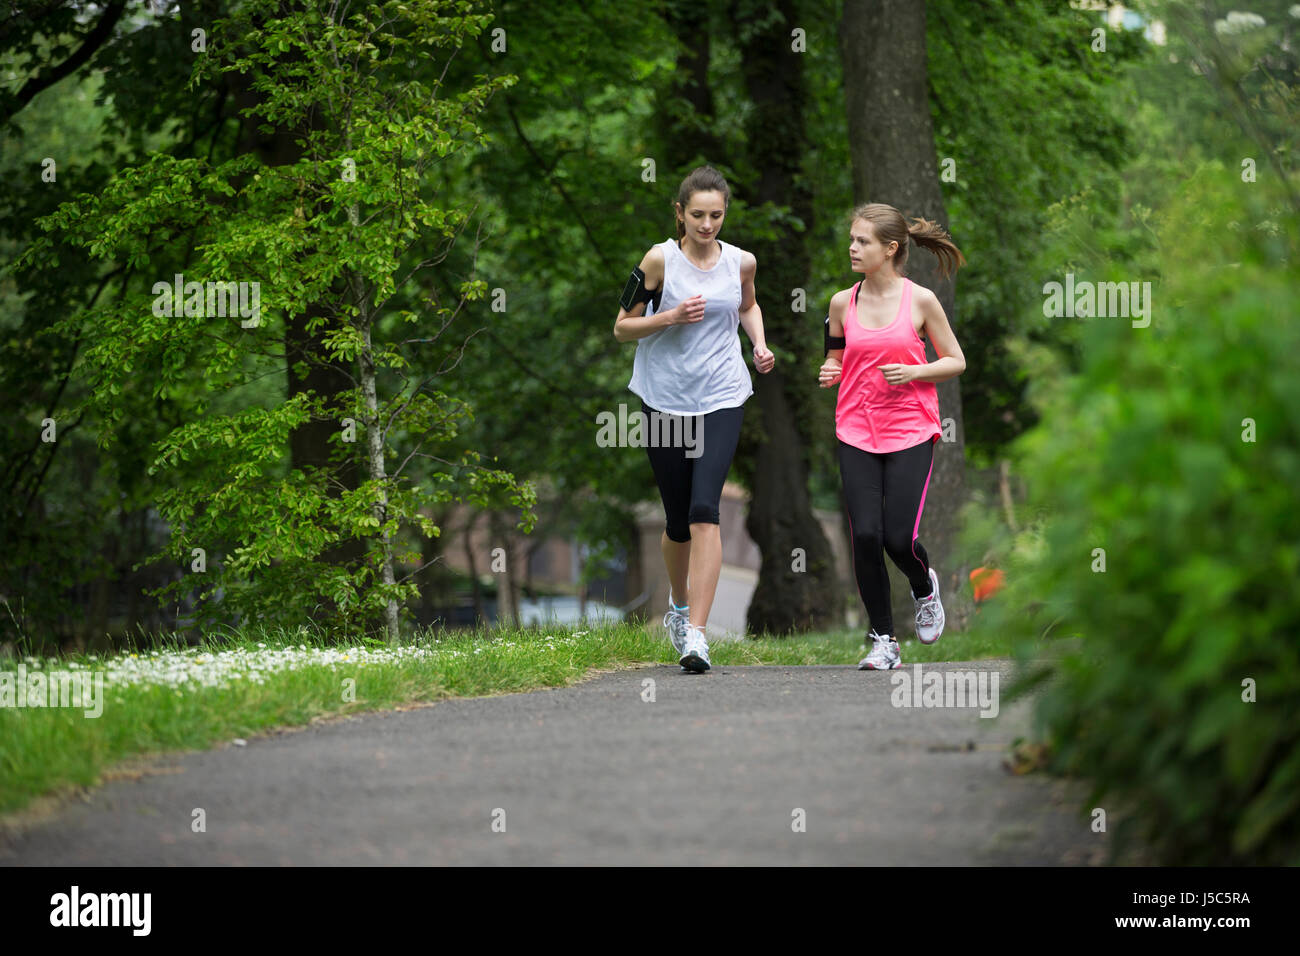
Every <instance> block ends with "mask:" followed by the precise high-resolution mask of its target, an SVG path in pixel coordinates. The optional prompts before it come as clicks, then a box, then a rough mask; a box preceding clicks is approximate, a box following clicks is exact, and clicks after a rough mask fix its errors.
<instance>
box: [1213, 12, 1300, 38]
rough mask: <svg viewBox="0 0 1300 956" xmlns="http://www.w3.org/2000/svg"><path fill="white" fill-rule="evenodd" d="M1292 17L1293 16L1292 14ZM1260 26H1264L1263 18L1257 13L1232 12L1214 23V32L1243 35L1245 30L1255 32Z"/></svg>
mask: <svg viewBox="0 0 1300 956" xmlns="http://www.w3.org/2000/svg"><path fill="white" fill-rule="evenodd" d="M1292 9H1295V8H1294V7H1293V8H1292ZM1292 16H1295V14H1294V13H1293V14H1292ZM1262 26H1264V18H1263V17H1261V16H1260V15H1259V14H1258V13H1242V12H1241V11H1240V10H1233V11H1232V12H1231V13H1229V14H1228V16H1227V18H1226V19H1223V20H1215V21H1214V32H1215V33H1217V34H1219V35H1220V36H1222V35H1224V34H1232V33H1245V32H1246V31H1247V30H1255V29H1258V28H1259V27H1262Z"/></svg>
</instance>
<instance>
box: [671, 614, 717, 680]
mask: <svg viewBox="0 0 1300 956" xmlns="http://www.w3.org/2000/svg"><path fill="white" fill-rule="evenodd" d="M677 663H679V664H681V665H682V668H683V669H684V670H687V671H690V672H692V673H695V674H703V673H704V672H705V671H706V670H708V669H709V666H710V665H709V642H708V641H706V640H705V639H704V632H703V631H702V630H700V629H699V628H698V627H697V626H696V625H694V624H687V625H686V649H685V651H683V652H682V658H681V660H679V661H678V662H677Z"/></svg>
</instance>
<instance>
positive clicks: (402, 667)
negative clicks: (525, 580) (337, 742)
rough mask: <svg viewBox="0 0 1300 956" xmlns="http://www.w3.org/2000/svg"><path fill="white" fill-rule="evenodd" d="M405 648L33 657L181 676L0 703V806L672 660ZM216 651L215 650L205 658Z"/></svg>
mask: <svg viewBox="0 0 1300 956" xmlns="http://www.w3.org/2000/svg"><path fill="white" fill-rule="evenodd" d="M304 645H305V646H306V647H307V649H308V650H307V651H306V652H303V653H304V654H306V653H312V652H315V654H324V655H326V656H328V657H332V658H334V659H333V660H332V662H330V663H320V664H312V665H310V666H306V667H303V668H302V669H299V670H291V671H280V672H277V673H270V674H266V675H265V676H264V677H262V678H261V679H260V682H258V678H257V677H256V676H255V675H257V674H259V673H261V672H260V671H259V670H258V669H257V665H255V664H249V662H252V661H260V660H263V659H264V658H266V657H267V656H270V655H274V654H276V653H283V654H292V653H293V650H292V649H296V648H299V647H302V646H304ZM416 650H418V651H419V652H420V653H422V654H424V655H425V656H423V657H420V658H410V659H402V660H395V661H387V662H376V661H375V660H374V658H375V657H376V656H377V655H379V656H382V655H384V654H386V653H387V652H388V651H387V646H386V645H384V644H383V643H382V642H377V641H358V642H356V643H354V644H350V645H330V646H328V647H321V646H320V645H319V644H317V643H316V642H314V641H312V640H311V638H310V637H307V636H306V631H302V632H299V633H266V632H261V633H259V634H257V635H256V636H253V637H250V636H248V634H236V635H234V636H233V637H224V636H223V637H222V638H220V639H213V640H211V641H209V642H206V643H205V644H204V645H203V646H202V647H200V648H198V649H186V648H185V647H184V646H183V645H179V644H175V643H173V644H171V645H165V644H163V645H160V646H158V647H156V648H154V651H156V652H157V653H154V652H153V651H151V650H146V649H137V650H136V651H135V652H134V656H133V654H132V652H126V653H123V654H119V655H116V656H114V657H113V658H112V659H111V661H109V662H106V661H104V660H99V659H96V658H94V657H90V656H69V657H64V658H61V659H59V660H58V661H54V660H49V661H46V662H44V663H43V664H42V668H43V669H44V670H47V671H48V670H51V669H59V670H63V669H67V668H69V667H70V666H72V665H76V666H77V667H79V668H82V669H85V670H87V671H90V672H94V671H96V670H98V671H101V672H103V671H105V669H106V668H107V667H109V666H111V667H113V668H114V669H115V670H116V669H126V670H128V671H129V670H131V669H132V668H139V669H141V670H142V671H148V672H151V673H152V672H154V671H156V670H157V668H156V667H155V665H156V664H157V663H159V661H161V660H165V661H169V662H171V664H170V671H169V673H170V674H172V675H180V676H181V677H182V678H185V680H182V681H181V682H180V683H178V684H174V685H168V684H144V683H139V684H129V685H126V686H116V687H108V686H106V687H105V688H104V693H103V696H104V702H103V711H102V714H101V715H100V716H99V717H97V718H93V719H90V718H87V717H86V716H84V713H83V711H82V710H81V709H79V708H69V707H63V708H31V707H24V708H18V707H0V813H12V812H14V811H17V810H20V809H22V808H24V807H27V806H28V805H29V804H30V803H31V801H32V800H33V799H35V798H36V797H38V796H41V795H45V794H57V793H59V792H61V791H66V790H67V789H68V788H75V787H88V786H93V785H95V784H97V783H98V782H100V780H101V779H102V777H103V775H104V774H105V773H106V772H108V771H109V770H110V769H112V768H113V767H114V765H116V764H118V763H119V762H121V761H123V760H126V759H128V758H132V757H140V756H147V755H153V754H157V753H162V752H167V751H184V750H196V749H204V748H207V747H211V746H213V745H214V744H218V743H221V742H225V741H229V740H231V739H234V738H247V737H249V736H252V735H254V734H257V733H259V732H264V731H268V730H271V729H273V728H277V727H296V726H303V725H305V724H307V723H309V722H310V721H311V720H312V719H314V718H318V717H327V716H336V715H343V714H349V713H357V712H362V711H370V710H382V709H385V708H392V707H397V706H401V705H408V704H419V703H426V702H432V701H438V700H444V699H447V698H452V697H478V696H485V695H492V694H503V693H514V692H519V691H526V690H532V689H536V688H541V687H559V686H565V685H568V684H572V683H575V682H577V681H579V680H582V679H583V678H585V677H588V676H590V675H591V674H592V672H593V671H595V670H602V669H605V670H608V669H616V668H623V667H634V666H638V665H642V664H654V663H662V664H675V663H676V659H675V655H674V654H673V652H672V649H671V646H670V645H669V643H668V641H667V639H666V636H664V635H663V632H662V629H658V628H651V629H649V630H647V629H643V628H642V627H640V626H630V625H617V626H605V627H592V628H590V629H588V630H585V631H584V630H582V629H577V630H574V629H571V628H565V627H552V628H549V629H543V630H532V629H530V630H522V631H492V632H479V633H468V634H463V635H457V636H446V637H441V638H440V639H437V640H435V639H433V638H432V637H430V636H425V637H423V638H421V639H419V640H417V641H416V642H415V643H414V644H411V645H406V646H405V652H406V653H411V652H413V651H416ZM223 652H224V655H225V656H224V657H222V656H219V655H222V654H223ZM864 653H865V651H864V648H863V646H862V638H861V635H860V634H858V633H848V632H837V633H832V634H822V635H815V636H800V637H792V638H784V639H763V640H747V641H742V642H715V643H714V644H713V646H712V651H711V657H712V659H713V663H714V664H715V665H744V664H750V665H756V664H775V665H807V664H830V665H842V666H853V665H856V663H857V661H858V660H859V659H860V658H861V657H862V656H863V654H864ZM315 654H313V657H312V660H315V659H316V656H315ZM1010 654H1011V648H1010V646H1009V645H1004V646H999V645H997V644H995V643H994V642H990V641H989V640H987V639H984V640H976V639H974V638H971V637H967V636H965V635H961V634H952V635H948V634H945V635H944V637H943V639H942V640H941V641H940V642H938V643H937V644H934V645H931V646H929V647H924V646H922V645H921V644H919V643H918V642H916V641H915V640H911V641H906V642H904V644H903V660H904V663H907V664H910V663H915V662H931V661H941V660H974V659H978V658H981V657H996V656H1010ZM160 655H161V657H160ZM345 657H346V659H344V658H345ZM227 658H230V659H233V660H235V661H236V663H238V662H239V661H243V662H244V664H243V665H240V667H239V668H237V669H242V670H243V671H245V672H246V673H245V674H244V676H241V677H240V678H239V679H231V680H228V681H227V686H224V687H219V686H212V687H208V686H201V685H199V684H197V683H196V682H195V680H194V679H193V677H192V675H195V674H200V673H205V674H211V673H213V672H215V667H214V664H213V661H214V659H217V660H225V659H227ZM17 664H18V661H9V662H6V663H5V664H4V666H3V669H4V670H8V671H14V670H15V668H16V667H17ZM244 665H247V666H244ZM26 666H28V667H29V668H30V667H31V666H34V665H26ZM205 668H206V670H205ZM348 681H351V682H352V684H351V698H352V699H348V696H349V695H348V693H347V690H348V684H347V683H346V682H348Z"/></svg>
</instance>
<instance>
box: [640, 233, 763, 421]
mask: <svg viewBox="0 0 1300 956" xmlns="http://www.w3.org/2000/svg"><path fill="white" fill-rule="evenodd" d="M718 245H720V246H721V247H722V254H721V255H720V256H719V257H718V261H717V263H716V264H715V265H714V266H713V268H712V269H701V268H700V267H699V266H697V265H695V264H694V263H692V262H691V261H690V260H689V259H687V258H686V254H685V253H684V252H682V250H681V249H680V248H678V246H677V240H676V239H668V240H665V241H664V242H661V243H659V248H660V249H662V250H663V255H664V286H663V294H662V296H661V297H660V300H659V308H658V309H654V310H651V308H650V304H649V303H646V314H647V315H654V314H655V312H666V311H668V310H669V309H671V308H673V307H674V306H676V305H677V304H678V303H680V302H683V301H685V300H686V299H689V298H690V297H691V296H693V295H702V296H704V299H705V304H704V318H702V319H701V320H700V321H699V322H693V323H688V324H686V325H670V326H668V328H666V329H660V330H659V331H658V332H655V333H653V334H651V335H647V336H646V337H645V338H643V339H637V343H636V356H635V357H634V358H633V359H632V380H631V381H630V382H628V385H627V387H628V388H629V389H631V390H632V392H634V393H635V394H636V395H638V396H640V397H641V398H642V399H644V400H645V403H646V404H647V405H649V406H650V407H651V408H654V409H657V410H659V411H661V412H666V413H668V414H670V415H703V414H707V413H708V412H713V411H717V410H718V409H719V408H735V407H736V406H738V405H743V404H744V403H745V400H746V399H747V398H749V396H751V395H753V394H754V387H753V383H752V382H750V378H749V368H748V367H747V366H746V365H745V358H744V355H742V354H741V351H740V336H739V335H737V329H738V328H739V327H740V250H739V249H737V248H736V247H735V246H733V245H730V244H728V243H725V242H723V241H722V240H721V239H719V240H718Z"/></svg>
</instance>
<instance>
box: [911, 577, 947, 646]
mask: <svg viewBox="0 0 1300 956" xmlns="http://www.w3.org/2000/svg"><path fill="white" fill-rule="evenodd" d="M930 583H931V584H932V585H933V586H934V590H933V591H931V592H930V593H929V594H927V595H926V596H925V597H923V598H918V597H917V596H916V595H912V601H913V603H915V605H916V636H917V639H919V640H920V642H921V643H922V644H933V643H934V642H935V641H937V640H938V639H939V635H940V634H942V633H943V604H942V603H941V602H940V600H939V575H937V574H935V573H934V568H930Z"/></svg>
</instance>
